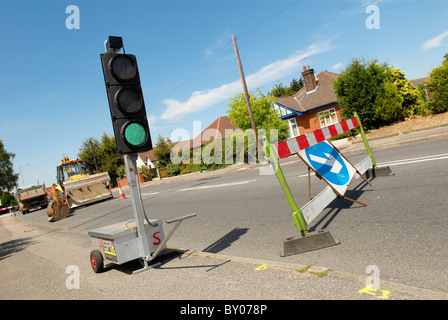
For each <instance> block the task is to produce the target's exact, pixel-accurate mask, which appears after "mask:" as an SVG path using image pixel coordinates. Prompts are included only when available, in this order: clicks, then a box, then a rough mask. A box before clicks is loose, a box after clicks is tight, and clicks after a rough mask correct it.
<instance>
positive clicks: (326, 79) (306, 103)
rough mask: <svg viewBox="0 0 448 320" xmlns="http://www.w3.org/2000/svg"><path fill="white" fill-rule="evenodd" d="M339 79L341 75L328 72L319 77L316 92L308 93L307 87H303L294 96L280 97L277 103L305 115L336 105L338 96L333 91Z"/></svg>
mask: <svg viewBox="0 0 448 320" xmlns="http://www.w3.org/2000/svg"><path fill="white" fill-rule="evenodd" d="M338 77H339V74H337V73H333V72H328V71H327V70H325V71H322V72H320V73H319V74H318V75H317V79H316V80H317V87H316V89H315V90H313V91H310V92H306V87H305V86H304V87H302V88H301V89H300V90H299V91H298V92H297V93H296V94H295V95H293V96H284V97H278V98H277V103H279V104H281V105H283V106H285V107H287V108H289V109H292V110H295V111H298V112H300V113H305V112H308V111H311V110H313V109H317V108H320V107H324V106H327V105H331V104H335V103H336V95H335V93H334V89H333V82H334V81H335V80H336V79H337V78H338Z"/></svg>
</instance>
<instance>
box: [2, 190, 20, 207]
mask: <svg viewBox="0 0 448 320" xmlns="http://www.w3.org/2000/svg"><path fill="white" fill-rule="evenodd" d="M16 204H17V200H16V198H14V196H13V195H12V194H10V193H9V192H3V194H2V198H1V206H2V207H10V206H15V205H16Z"/></svg>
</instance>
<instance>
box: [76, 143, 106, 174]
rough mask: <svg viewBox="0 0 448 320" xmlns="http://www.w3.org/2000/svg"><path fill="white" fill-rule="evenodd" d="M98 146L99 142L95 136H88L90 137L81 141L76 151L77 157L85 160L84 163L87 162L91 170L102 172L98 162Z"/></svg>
mask: <svg viewBox="0 0 448 320" xmlns="http://www.w3.org/2000/svg"><path fill="white" fill-rule="evenodd" d="M100 146H101V143H100V142H99V141H98V139H97V138H94V137H90V138H87V139H85V140H84V141H83V142H82V143H81V148H80V150H79V152H78V157H79V158H81V159H82V160H83V161H85V163H86V164H87V166H88V167H89V169H90V170H91V171H92V172H97V171H98V172H102V171H103V169H102V167H101V164H99V160H100V159H98V154H99V150H100ZM94 154H95V159H96V164H95V159H94Z"/></svg>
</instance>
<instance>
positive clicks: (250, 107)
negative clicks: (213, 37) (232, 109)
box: [232, 35, 261, 154]
mask: <svg viewBox="0 0 448 320" xmlns="http://www.w3.org/2000/svg"><path fill="white" fill-rule="evenodd" d="M232 42H233V48H234V49H235V55H236V60H237V62H238V68H239V69H240V75H241V82H242V83H243V89H244V96H245V97H246V104H247V110H248V111H249V117H250V123H251V124H252V129H253V130H254V133H255V141H256V142H257V150H258V154H260V151H261V149H260V144H259V142H258V132H257V127H256V125H255V120H254V114H253V113H252V106H251V104H250V97H249V93H248V92H247V85H246V78H245V77H244V72H243V66H242V65H241V60H240V53H239V52H238V47H237V45H236V40H235V36H234V35H232Z"/></svg>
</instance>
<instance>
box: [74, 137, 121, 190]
mask: <svg viewBox="0 0 448 320" xmlns="http://www.w3.org/2000/svg"><path fill="white" fill-rule="evenodd" d="M90 142H92V144H90ZM92 146H93V148H92ZM92 149H93V150H92ZM93 153H95V158H96V165H97V167H98V170H97V169H96V166H95V161H94V160H93ZM78 157H79V158H81V159H82V160H83V161H85V162H86V164H87V166H88V167H89V169H90V170H91V171H92V172H94V173H96V172H108V173H109V176H110V178H111V182H112V185H115V183H116V178H118V177H119V176H120V172H119V170H120V168H121V167H122V166H123V165H124V159H123V156H122V155H120V154H118V152H117V145H116V143H115V137H114V136H109V135H107V134H106V133H103V135H102V137H101V140H98V139H96V138H93V137H90V138H87V139H85V140H84V141H83V142H82V144H81V148H80V150H79V152H78Z"/></svg>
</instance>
